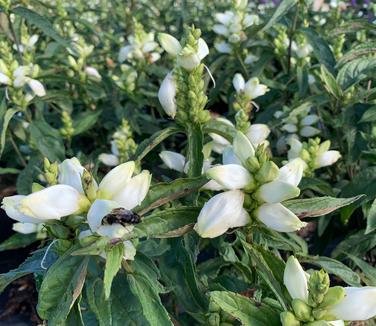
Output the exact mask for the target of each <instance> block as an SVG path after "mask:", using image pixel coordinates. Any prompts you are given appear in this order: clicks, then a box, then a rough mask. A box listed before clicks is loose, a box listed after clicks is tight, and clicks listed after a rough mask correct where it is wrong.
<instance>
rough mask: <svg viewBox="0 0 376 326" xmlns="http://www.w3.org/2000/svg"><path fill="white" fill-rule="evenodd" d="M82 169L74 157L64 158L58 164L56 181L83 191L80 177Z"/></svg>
mask: <svg viewBox="0 0 376 326" xmlns="http://www.w3.org/2000/svg"><path fill="white" fill-rule="evenodd" d="M84 170H85V169H84V167H83V166H82V165H81V163H80V161H79V160H78V159H77V158H76V157H73V158H70V159H66V160H64V161H63V162H62V163H60V164H59V176H58V182H59V183H60V184H64V185H68V186H71V187H73V188H75V189H76V190H77V191H79V192H81V193H83V192H84V190H83V189H82V181H81V177H82V174H83V173H84Z"/></svg>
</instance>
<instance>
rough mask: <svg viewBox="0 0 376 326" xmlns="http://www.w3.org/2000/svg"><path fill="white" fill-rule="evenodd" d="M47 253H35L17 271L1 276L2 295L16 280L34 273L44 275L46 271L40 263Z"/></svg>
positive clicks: (0, 290) (40, 251)
mask: <svg viewBox="0 0 376 326" xmlns="http://www.w3.org/2000/svg"><path fill="white" fill-rule="evenodd" d="M45 252H46V251H45V250H44V249H41V250H38V251H35V252H34V253H33V255H32V256H31V257H29V258H27V259H26V260H25V261H24V262H23V263H22V264H21V265H20V266H18V267H17V268H16V269H13V270H11V271H9V272H8V273H5V274H0V293H1V292H3V291H4V289H5V288H6V287H7V286H8V285H9V284H10V283H12V282H13V281H14V280H17V279H19V278H21V277H23V276H25V275H28V274H32V273H43V272H44V270H43V268H42V267H41V266H40V263H41V261H42V258H43V256H44V254H45Z"/></svg>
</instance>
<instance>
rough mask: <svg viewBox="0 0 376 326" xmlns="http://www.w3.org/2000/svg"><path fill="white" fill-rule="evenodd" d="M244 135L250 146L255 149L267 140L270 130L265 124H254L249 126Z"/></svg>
mask: <svg viewBox="0 0 376 326" xmlns="http://www.w3.org/2000/svg"><path fill="white" fill-rule="evenodd" d="M245 134H246V136H247V137H248V139H249V140H250V141H251V143H252V145H253V146H254V147H257V146H258V145H260V144H263V143H265V142H266V138H268V136H269V134H270V129H269V127H268V126H267V125H265V124H262V123H256V124H253V125H251V126H250V127H249V129H248V130H247V131H246V133H245Z"/></svg>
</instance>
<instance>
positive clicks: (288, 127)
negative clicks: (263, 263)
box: [281, 123, 298, 133]
mask: <svg viewBox="0 0 376 326" xmlns="http://www.w3.org/2000/svg"><path fill="white" fill-rule="evenodd" d="M281 129H282V130H285V131H287V132H290V133H294V132H297V131H298V127H297V126H296V125H294V124H293V123H286V124H285V125H283V126H282V128H281Z"/></svg>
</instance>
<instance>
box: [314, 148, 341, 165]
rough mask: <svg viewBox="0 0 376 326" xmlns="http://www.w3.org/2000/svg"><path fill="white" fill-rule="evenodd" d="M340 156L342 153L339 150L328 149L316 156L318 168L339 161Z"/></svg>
mask: <svg viewBox="0 0 376 326" xmlns="http://www.w3.org/2000/svg"><path fill="white" fill-rule="evenodd" d="M340 157H341V154H340V152H338V151H327V152H324V153H323V154H321V155H319V156H318V157H317V158H316V161H315V165H316V166H317V168H322V167H324V166H329V165H332V164H334V163H335V162H337V161H338V159H339V158H340Z"/></svg>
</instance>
